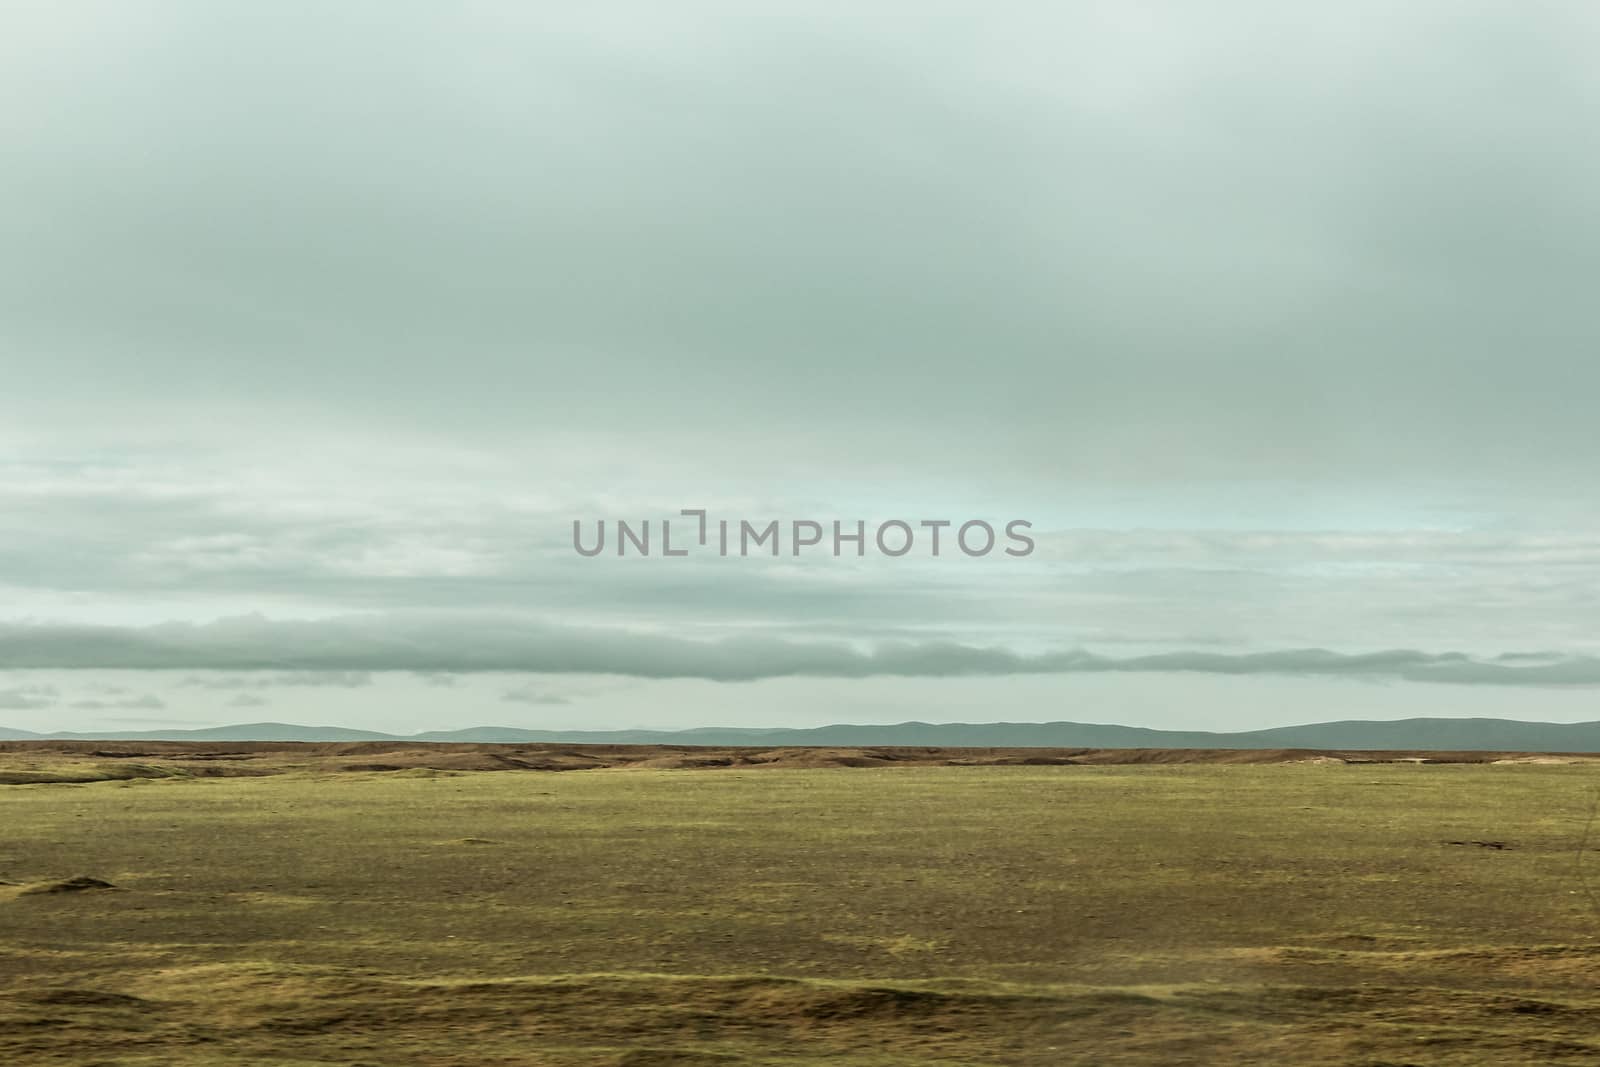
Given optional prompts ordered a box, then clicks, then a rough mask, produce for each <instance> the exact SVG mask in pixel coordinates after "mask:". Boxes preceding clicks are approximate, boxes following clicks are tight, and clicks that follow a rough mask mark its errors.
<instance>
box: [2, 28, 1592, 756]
mask: <svg viewBox="0 0 1600 1067" xmlns="http://www.w3.org/2000/svg"><path fill="white" fill-rule="evenodd" d="M1597 54H1600V11H1597V9H1595V8H1594V6H1593V5H1591V4H1587V3H1584V2H1582V0H1567V2H1555V0H1530V2H1527V3H1519V4H1516V5H1510V4H1498V3H1471V2H1469V3H1462V2H1458V0H1453V2H1448V3H1446V2H1442V0H1416V2H1413V3H1408V4H1405V5H1395V4H1390V3H1377V2H1368V0H1355V2H1351V3H1346V4H1340V5H1320V6H1316V7H1312V6H1309V5H1283V4H1275V3H1268V2H1257V0H1222V2H1219V3H1215V4H1208V5H1204V7H1203V9H1202V8H1201V7H1198V6H1196V5H1193V4H1186V3H1180V2H1177V0H1168V2H1160V3H1156V2H1139V0H1118V2H1107V3H1094V2H1076V3H1050V4H1046V3H1004V2H1001V3H984V4H977V3H971V2H968V3H937V2H935V3H924V4H917V5H908V4H861V3H851V4H844V3H832V2H828V0H806V2H804V3H791V2H786V0H772V2H769V3H765V4H761V5H749V4H732V3H711V2H705V0H685V2H683V3H677V4H672V5H662V4H656V3H645V2H643V0H634V2H605V0H602V2H598V3H591V4H585V5H581V6H580V5H529V4H523V3H514V2H501V3H491V2H472V0H463V2H461V3H456V4H449V5H440V4H431V3H416V2H407V0H383V2H381V3H380V2H361V0H351V2H348V3H343V4H339V5H327V4H318V3H310V2H305V0H283V2H280V3H274V4H270V5H267V4H258V3H244V2H238V0H51V2H48V3H46V2H42V0H41V2H30V0H15V2H10V3H4V4H0V382H3V383H4V388H0V726H10V727H13V728H17V729H30V730H54V729H61V730H74V729H81V730H112V729H139V728H151V729H158V728H167V727H178V726H183V725H206V724H216V723H223V722H238V721H250V720H266V719H271V720H278V721H292V722H317V723H336V724H344V725H353V726H364V727H367V728H376V729H393V730H395V731H397V732H409V731H412V730H422V729H447V728H451V727H456V726H469V725H478V724H482V723H489V724H493V725H512V726H527V727H530V728H539V727H553V728H580V727H581V728H589V729H603V728H611V727H619V728H620V727H629V726H654V727H692V726H706V725H727V726H738V725H816V724H821V723H827V722H838V721H855V722H869V721H870V722H894V721H902V720H906V719H925V720H934V721H992V720H1000V719H1010V720H1014V721H1021V720H1028V721H1039V720H1053V719H1074V720H1078V721H1099V722H1107V721H1117V722H1127V723H1130V724H1134V725H1158V726H1173V727H1183V728H1191V729H1234V728H1254V727H1260V726H1268V725H1276V724H1280V723H1291V722H1307V721H1316V720H1319V719H1329V718H1395V717H1407V716H1410V715H1455V714H1492V715H1503V716H1506V717H1515V718H1543V719H1550V720H1564V721H1574V720H1580V719H1597V718H1600V705H1597V702H1596V700H1595V697H1596V695H1597V691H1596V688H1595V687H1596V686H1597V685H1600V628H1597V626H1596V623H1597V622H1600V533H1597V532H1596V531H1597V530H1600V525H1597V521H1596V520H1597V519H1600V503H1596V502H1595V499H1594V494H1593V493H1592V491H1591V487H1592V486H1593V485H1594V484H1595V474H1596V473H1597V470H1600V432H1597V431H1596V430H1595V428H1594V425H1595V419H1594V415H1593V406H1594V398H1595V396H1596V395H1597V392H1600V362H1597V361H1596V360H1595V359H1594V356H1593V353H1594V352H1595V351H1596V350H1597V345H1600V311H1597V310H1596V307H1595V304H1594V301H1593V298H1592V294H1591V293H1590V292H1589V289H1590V286H1589V285H1587V284H1586V283H1587V282H1588V281H1589V280H1590V279H1592V278H1593V277H1595V275H1596V271H1597V269H1600V215H1597V213H1596V212H1594V210H1593V203H1592V192H1591V190H1592V189H1594V188H1596V187H1597V186H1600V141H1596V139H1595V138H1594V137H1592V136H1589V135H1588V129H1589V127H1590V126H1591V125H1592V116H1593V115H1594V114H1596V113H1597V110H1600V63H1597V62H1596V58H1597ZM686 508H689V509H705V510H706V511H707V513H708V516H710V517H711V518H712V520H713V521H714V520H715V519H717V518H726V519H731V520H733V521H734V522H735V524H737V522H738V520H740V519H747V520H749V521H751V522H753V523H756V524H758V525H764V524H765V523H766V522H767V521H770V520H774V519H776V520H778V521H780V523H781V524H785V529H787V524H789V523H792V522H793V521H794V520H797V519H801V520H813V521H817V522H819V523H823V524H831V523H832V522H833V521H836V520H838V521H842V522H844V523H845V524H846V525H847V527H848V526H853V524H854V523H855V522H856V521H861V522H863V523H865V524H866V525H867V529H868V530H869V537H870V536H871V535H870V531H871V530H873V529H875V528H876V527H877V526H878V525H879V524H881V523H883V522H885V521H888V520H892V519H899V520H902V521H905V522H907V523H908V524H909V525H911V526H912V527H913V528H914V530H915V531H916V532H918V533H919V534H920V533H921V532H922V530H923V528H921V527H920V526H918V523H920V522H921V521H922V520H948V521H951V522H952V523H953V526H952V528H951V529H952V530H953V529H954V528H955V527H958V526H960V525H961V524H962V523H963V522H966V521H969V520H977V519H981V520H984V521H987V522H990V523H991V524H993V525H994V526H995V527H996V528H997V529H1001V530H1003V529H1004V526H1005V524H1006V523H1008V522H1010V521H1012V520H1017V519H1020V520H1024V521H1027V522H1028V523H1030V524H1031V526H1030V527H1029V528H1028V529H1029V530H1030V531H1031V536H1032V537H1033V539H1034V544H1035V547H1034V550H1033V551H1032V552H1031V553H1029V554H1028V555H1026V556H1022V557H1009V556H1005V555H1004V554H1003V553H1002V552H1000V551H999V550H996V551H995V552H994V553H992V554H990V555H986V556H983V557H981V558H972V557H968V556H966V555H965V554H962V553H960V552H950V551H947V552H946V554H944V555H942V556H940V557H933V556H931V555H929V554H928V553H927V552H925V551H924V549H923V543H922V542H919V543H918V546H917V548H916V550H915V551H913V552H910V553H908V554H907V555H905V556H903V557H898V558H892V557H887V556H885V555H883V554H882V553H879V552H876V551H868V552H867V553H866V554H865V555H864V556H861V557H856V556H853V555H846V556H844V557H843V558H833V557H832V556H831V555H829V554H820V553H819V554H809V555H802V556H801V557H795V556H793V555H792V554H790V552H789V545H788V541H787V539H786V540H785V541H784V544H783V546H782V551H781V553H780V555H779V556H778V557H776V558H773V557H771V556H767V555H762V554H757V555H754V556H750V557H740V556H732V557H728V558H723V557H720V556H718V555H715V554H714V553H707V552H704V551H701V552H696V553H691V555H690V556H689V557H687V558H665V557H662V556H660V555H659V554H657V555H653V556H650V557H642V558H641V557H624V558H618V557H616V556H615V555H614V554H613V553H612V552H611V551H607V552H605V553H602V554H601V555H599V556H596V557H594V558H588V557H584V556H582V555H580V554H578V553H577V552H575V551H574V550H573V540H572V524H573V522H574V520H578V521H580V522H581V523H583V524H584V528H585V529H593V528H594V524H596V523H598V522H600V521H606V522H608V523H610V524H612V532H613V535H614V534H615V526H614V524H615V523H616V521H617V520H619V519H622V520H627V521H629V522H630V523H633V524H636V525H637V524H640V523H642V522H643V521H645V520H649V521H650V522H651V523H652V525H653V526H654V527H655V529H656V532H657V536H658V537H659V532H660V522H661V521H662V520H663V519H672V520H673V521H674V527H673V530H674V535H675V536H676V535H677V534H679V533H680V532H682V531H686V530H687V529H688V528H689V524H690V520H689V519H686V518H684V517H683V516H681V514H680V512H681V511H682V509H686ZM947 536H948V533H947ZM613 540H614V538H613ZM947 548H948V545H947ZM134 723H138V725H133V724H134Z"/></svg>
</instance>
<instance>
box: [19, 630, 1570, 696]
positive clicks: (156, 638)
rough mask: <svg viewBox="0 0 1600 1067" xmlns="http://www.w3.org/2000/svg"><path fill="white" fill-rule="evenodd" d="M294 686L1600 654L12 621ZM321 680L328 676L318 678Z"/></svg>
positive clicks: (1425, 665) (84, 649)
mask: <svg viewBox="0 0 1600 1067" xmlns="http://www.w3.org/2000/svg"><path fill="white" fill-rule="evenodd" d="M268 665H273V666H277V667H279V668H292V670H293V673H286V674H278V675H274V676H273V678H274V679H275V680H278V679H292V681H289V682H287V683H285V684H291V685H294V684H328V682H327V680H328V679H333V680H334V681H333V683H332V684H337V685H355V684H362V685H364V684H367V683H368V682H369V681H370V675H369V673H368V672H372V671H390V670H403V671H412V672H431V671H450V672H474V671H527V672H537V673H554V674H560V673H582V674H617V675H630V676H634V677H640V678H703V679H710V680H713V681H723V682H739V681H753V680H756V679H761V678H775V677H790V676H809V677H845V678H865V677H874V676H884V675H888V676H903V677H954V676H981V675H1002V674H1071V673H1130V672H1133V673H1150V672H1200V673H1207V674H1229V675H1318V676H1331V677H1346V678H1365V679H1372V680H1404V681H1416V682H1448V683H1455V684H1464V685H1600V658H1596V657H1589V656H1550V657H1542V658H1538V659H1529V660H1523V659H1519V658H1516V657H1515V656H1513V655H1511V654H1507V655H1502V656H1500V657H1495V658H1481V657H1473V656H1468V655H1466V654H1463V653H1460V652H1424V651H1416V650H1408V649H1393V650H1384V651H1375V652H1366V653H1340V652H1334V651H1328V650H1325V649H1315V648H1312V649H1288V650H1282V651H1267V652H1250V653H1238V654H1229V653H1219V652H1198V651H1177V652H1167V653H1161V654H1153V655H1143V656H1128V657H1122V658H1117V657H1109V656H1104V655H1098V654H1095V653H1091V652H1088V651H1085V650H1081V649H1073V650H1060V651H1045V652H1037V653H1024V652H1018V651H1014V650H1011V649H1008V648H1003V647H996V646H980V645H972V644H961V643H955V642H950V641H940V640H929V641H890V642H882V643H879V644H877V645H875V646H873V647H861V646H859V645H852V644H849V643H845V642H836V641H835V642H828V641H799V640H788V639H783V638H779V637H759V636H758V637H735V638H727V639H723V640H714V641H700V640H690V639H686V638H680V637H674V636H668V635H664V634H659V633H651V632H637V631H632V632H630V631H623V630H616V629H589V628H578V627H565V626H558V625H552V624H548V623H542V622H535V621H530V620H526V619H519V618H512V617H486V616H473V617H460V616H456V617H437V616H431V617H408V616H353V617H343V618H337V619H328V620H320V621H293V622H285V621H273V620H269V619H266V618H263V617H260V616H247V617H241V618H234V619H225V620H220V621H218V622H214V623H207V624H191V623H165V624H161V625H157V626H149V627H142V628H141V627H116V626H55V625H46V624H17V623H4V624H0V667H6V668H14V669H23V668H87V667H99V668H118V669H204V670H212V671H259V670H262V669H264V668H266V667H267V666H268ZM308 679H316V680H317V681H315V682H308V681H307V680H308Z"/></svg>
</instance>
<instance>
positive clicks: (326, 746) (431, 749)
mask: <svg viewBox="0 0 1600 1067" xmlns="http://www.w3.org/2000/svg"><path fill="white" fill-rule="evenodd" d="M1591 762H1600V754H1594V753H1555V752H1546V753H1535V752H1478V751H1469V752H1430V751H1419V750H1396V751H1365V750H1319V749H1205V748H1055V749H1051V748H917V747H893V748H890V747H884V748H873V747H862V748H848V747H815V748H809V747H777V748H763V747H748V748H732V747H730V748H708V747H703V746H690V745H567V744H450V743H439V742H427V743H421V742H394V741H357V742H303V741H229V742H200V741H77V740H71V741H49V740H47V741H4V742H0V785H27V784H36V783H45V782H73V781H77V782H83V781H104V780H118V779H121V780H126V779H132V778H166V777H198V778H223V777H236V776H264V775H273V774H283V773H289V772H316V773H327V774H336V773H341V772H407V771H409V772H413V773H418V772H427V771H439V772H459V771H587V770H613V771H615V770H729V769H738V770H759V769H763V768H772V769H797V770H798V769H809V768H827V767H1008V766H1016V767H1051V766H1074V765H1084V766H1116V765H1140V764H1249V765H1262V764H1287V763H1328V764H1379V763H1430V764H1449V763H1460V764H1495V763H1556V764H1560V763H1591Z"/></svg>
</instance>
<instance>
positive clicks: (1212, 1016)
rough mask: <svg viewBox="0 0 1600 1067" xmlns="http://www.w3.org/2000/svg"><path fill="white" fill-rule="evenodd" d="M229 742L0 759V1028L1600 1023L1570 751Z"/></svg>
mask: <svg viewBox="0 0 1600 1067" xmlns="http://www.w3.org/2000/svg"><path fill="white" fill-rule="evenodd" d="M9 755H11V756H12V757H13V762H11V763H0V768H4V769H5V770H7V771H9V772H10V773H17V772H20V771H24V770H29V771H31V772H33V773H42V774H57V775H61V776H69V775H70V776H74V777H79V778H86V777H88V775H86V772H85V768H89V770H91V771H92V769H93V768H94V767H96V766H103V765H105V764H107V763H110V764H114V765H116V766H126V765H133V764H132V762H130V761H133V760H135V759H136V760H137V763H138V765H140V766H142V767H145V768H146V769H155V770H169V771H170V769H171V768H170V766H166V764H171V765H183V764H184V761H182V760H168V759H162V760H157V759H155V758H153V757H150V756H139V757H129V756H118V757H112V758H104V759H102V758H97V757H93V756H89V757H87V758H86V757H84V756H83V755H82V754H81V753H61V754H58V755H56V756H46V755H41V754H39V753H37V752H36V753H33V754H31V755H28V756H27V757H26V758H27V759H31V760H33V761H34V762H35V763H36V764H38V765H36V766H34V767H32V768H23V767H19V766H16V763H15V760H17V759H20V758H22V757H17V756H16V754H15V753H10V754H9ZM579 755H581V754H579ZM319 758H320V757H319ZM339 758H341V759H342V758H343V757H342V756H341V757H339ZM564 758H577V757H576V756H572V757H564ZM249 759H251V760H254V761H256V762H257V764H258V765H259V766H258V767H257V771H258V773H259V771H261V770H268V771H270V772H271V773H270V774H269V775H266V776H259V777H233V776H219V777H193V776H176V777H160V776H158V775H132V776H129V777H127V778H122V779H115V780H102V781H80V782H77V783H72V782H68V783H58V784H31V785H20V786H17V787H15V788H6V789H0V826H3V827H4V831H3V834H0V880H3V881H4V882H7V883H12V884H10V885H3V886H0V1063H17V1064H26V1065H29V1067H31V1065H33V1064H40V1065H57V1064H74V1065H79V1064H82V1065H87V1064H100V1065H112V1064H115V1065H119V1067H134V1065H139V1067H147V1065H148V1067H154V1065H157V1064H161V1065H166V1064H176V1065H183V1067H198V1065H209V1064H224V1063H226V1064H263V1065H264V1064H274V1065H280V1067H288V1065H310V1064H322V1065H327V1064H368V1065H373V1067H375V1065H379V1064H382V1065H385V1067H390V1065H413V1064H415V1065H419V1067H420V1065H430V1067H431V1065H436V1064H437V1065H454V1064H459V1065H463V1067H465V1065H468V1064H471V1065H479V1064H484V1065H489V1064H508V1065H509V1064H561V1065H567V1064H571V1065H580V1064H597V1065H598V1064H608V1065H623V1064H630V1065H633V1067H641V1065H651V1064H655V1065H669V1064H714V1063H757V1064H762V1063H766V1064H802V1063H811V1062H824V1061H825V1062H828V1063H839V1064H855V1065H875V1067H878V1065H891V1064H912V1063H918V1064H923V1063H933V1064H948V1065H956V1064H962V1065H971V1064H987V1063H995V1064H1040V1065H1044V1064H1064V1063H1084V1064H1103V1063H1150V1064H1190V1063H1192V1064H1210V1063H1224V1062H1226V1063H1325V1064H1370V1065H1377V1064H1481V1063H1507V1064H1516V1063H1528V1064H1533V1063H1555V1062H1572V1063H1600V1032H1597V1028H1596V1027H1595V1025H1594V1022H1593V1020H1594V1019H1595V1018H1597V1017H1600V992H1597V990H1600V941H1597V940H1596V935H1597V934H1600V914H1597V912H1596V910H1595V905H1594V903H1593V902H1592V900H1591V897H1590V895H1589V893H1588V891H1587V887H1586V883H1587V876H1586V874H1585V871H1584V868H1583V866H1582V865H1581V864H1580V863H1578V862H1576V861H1577V858H1578V857H1577V854H1576V848H1577V846H1578V843H1579V838H1580V836H1581V834H1582V831H1583V826H1584V824H1585V822H1586V820H1587V818H1588V815H1589V813H1590V808H1591V803H1592V798H1593V788H1594V786H1593V784H1592V783H1593V782H1594V771H1593V769H1592V768H1591V767H1588V766H1562V765H1548V764H1522V765H1480V766H1425V765H1421V766H1419V765H1409V764H1386V765H1356V766H1350V765H1345V764H1342V763H1335V764H1317V763H1291V764H1284V765H1269V766H1256V765H1229V764H1220V765H1210V766H1191V765H1183V764H1160V763H1156V764H1151V765H1144V766H1091V765H1060V766H973V767H948V766H942V767H941V766H910V767H906V766H896V767H893V768H888V769H870V768H861V769H828V768H819V769H784V768H771V767H762V768H760V769H749V770H746V769H740V768H739V767H738V766H733V767H726V768H723V769H721V770H717V771H707V772H695V773H685V772H683V771H681V770H651V769H641V768H638V767H637V766H635V767H634V768H633V769H629V770H623V771H616V770H601V771H597V772H593V773H583V774H545V773H521V774H484V773H472V772H469V771H461V770H450V769H448V768H445V769H439V768H428V767H423V766H416V765H412V766H408V767H405V768H403V769H401V770H398V771H345V772H334V771H331V770H329V769H328V767H327V766H326V764H319V765H315V766H302V767H301V768H300V769H298V770H297V769H296V768H295V767H294V766H292V765H291V764H292V762H293V761H292V760H289V759H288V758H287V757H283V756H272V757H249ZM52 760H54V761H55V764H54V765H52ZM74 760H76V761H77V762H73V761H74ZM263 761H268V762H270V766H267V765H266V764H265V763H264V762H263ZM274 761H275V762H274ZM223 762H225V761H223ZM240 762H241V763H243V762H245V761H240ZM633 762H637V761H633ZM188 763H189V764H190V765H193V766H204V767H205V768H207V769H208V771H211V772H214V771H215V770H216V769H217V768H218V767H219V761H217V760H190V761H188ZM1485 842H1487V843H1489V844H1487V845H1486V844H1483V843H1485ZM1493 845H1500V846H1503V847H1492V846H1493ZM1596 867H1597V870H1600V859H1597V861H1596ZM76 876H87V877H92V878H95V879H99V880H101V881H104V882H109V883H111V884H112V885H113V886H114V888H110V889H107V888H97V887H87V888H83V889H79V890H77V891H59V892H46V891H41V890H42V889H44V888H47V887H50V886H57V887H59V886H61V885H62V884H64V883H68V882H70V880H71V879H73V878H74V877H76ZM30 890H33V891H31V892H30Z"/></svg>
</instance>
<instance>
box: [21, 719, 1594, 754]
mask: <svg viewBox="0 0 1600 1067" xmlns="http://www.w3.org/2000/svg"><path fill="white" fill-rule="evenodd" d="M69 739H70V740H93V741H321V742H329V741H335V742H337V741H439V742H467V743H477V744H495V743H503V744H540V743H551V744H601V745H710V746H718V747H725V746H752V747H779V746H788V745H804V746H827V747H852V748H859V747H865V746H872V745H886V746H911V747H922V746H930V747H941V748H1244V749H1260V748H1314V749H1341V750H1343V749H1433V750H1437V751H1458V752H1459V751H1500V752H1600V722H1580V723H1551V722H1517V721H1514V720H1510V719H1431V718H1425V719H1399V720H1395V721H1391V722H1370V721H1356V720H1351V721H1344V722H1323V723H1313V724H1311V725H1307V726H1281V727H1276V728H1274V729H1270V730H1247V731H1243V732H1240V733H1212V732H1209V731H1201V730H1147V729H1143V728H1141V727H1136V726H1111V725H1101V724H1095V723H1078V722H992V723H926V722H903V723H897V724H895V725H892V726H848V725H839V726H819V727H815V728H813V729H804V730H789V729H777V730H773V729H738V728H732V727H708V728H704V729H698V730H587V731H586V730H519V729H514V728H511V727H502V726H473V727H468V728H467V729H463V730H433V731H429V732H427V733H420V734H411V735H409V736H408V735H401V734H385V733H377V732H374V731H371V730H347V729H344V728H342V727H337V726H295V725H291V724H287V723H279V722H256V723H245V724H242V725H238V726H216V727H212V728H210V729H204V730H134V731H115V732H97V733H51V734H41V733H30V732H28V731H26V730H8V729H5V728H3V727H0V741H42V740H69Z"/></svg>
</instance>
